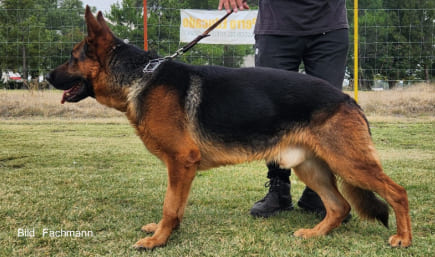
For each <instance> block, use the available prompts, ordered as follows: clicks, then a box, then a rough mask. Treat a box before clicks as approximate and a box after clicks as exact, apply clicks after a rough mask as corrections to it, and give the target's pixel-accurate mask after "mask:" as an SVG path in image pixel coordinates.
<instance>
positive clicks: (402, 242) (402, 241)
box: [388, 235, 411, 247]
mask: <svg viewBox="0 0 435 257" xmlns="http://www.w3.org/2000/svg"><path fill="white" fill-rule="evenodd" d="M388 243H389V244H390V245H391V246H392V247H408V246H410V245H411V238H410V237H409V236H399V235H393V236H391V237H390V239H388Z"/></svg>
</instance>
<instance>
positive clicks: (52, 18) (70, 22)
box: [0, 0, 84, 86]
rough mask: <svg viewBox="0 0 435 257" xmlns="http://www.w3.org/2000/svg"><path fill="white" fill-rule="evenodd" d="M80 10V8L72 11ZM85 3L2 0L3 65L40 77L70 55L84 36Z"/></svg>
mask: <svg viewBox="0 0 435 257" xmlns="http://www.w3.org/2000/svg"><path fill="white" fill-rule="evenodd" d="M72 10H77V11H72ZM83 12H84V8H83V3H82V2H81V1H79V0H64V1H63V2H62V4H61V5H60V6H58V5H57V1H56V0H3V1H1V2H0V38H1V39H3V40H1V43H0V68H1V70H6V69H12V70H14V71H18V72H20V73H21V75H22V78H23V79H24V84H25V85H26V86H28V81H27V78H28V77H29V76H31V77H37V76H38V75H40V74H41V73H42V72H43V71H46V70H49V69H52V68H54V67H56V66H57V65H59V64H61V63H63V62H64V61H65V59H67V58H69V53H70V51H71V48H72V46H73V45H74V43H76V42H78V41H80V40H81V39H82V38H83V32H82V31H83V24H84V21H83V17H82V16H80V15H83Z"/></svg>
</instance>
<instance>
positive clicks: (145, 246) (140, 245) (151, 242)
mask: <svg viewBox="0 0 435 257" xmlns="http://www.w3.org/2000/svg"><path fill="white" fill-rule="evenodd" d="M163 245H165V242H159V241H158V240H157V239H155V238H153V237H145V238H142V239H141V240H139V241H137V242H136V243H135V244H134V245H133V247H134V248H135V249H136V250H152V249H154V248H155V247H159V246H163Z"/></svg>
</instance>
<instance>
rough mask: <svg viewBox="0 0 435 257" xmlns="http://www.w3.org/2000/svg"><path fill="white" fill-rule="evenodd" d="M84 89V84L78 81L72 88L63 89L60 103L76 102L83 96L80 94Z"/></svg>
mask: <svg viewBox="0 0 435 257" xmlns="http://www.w3.org/2000/svg"><path fill="white" fill-rule="evenodd" d="M85 91H86V89H85V84H84V83H83V82H82V81H80V82H79V83H77V84H76V85H74V86H73V87H72V88H70V89H68V90H65V91H63V95H62V100H61V101H60V103H61V104H64V103H65V102H78V101H80V100H81V99H82V98H83V96H82V95H83V93H84V92H85Z"/></svg>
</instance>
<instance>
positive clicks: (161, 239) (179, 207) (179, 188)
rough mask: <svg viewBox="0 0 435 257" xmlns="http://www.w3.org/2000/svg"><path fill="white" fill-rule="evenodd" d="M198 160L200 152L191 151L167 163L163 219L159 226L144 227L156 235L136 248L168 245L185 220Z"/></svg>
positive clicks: (144, 239) (143, 240)
mask: <svg viewBox="0 0 435 257" xmlns="http://www.w3.org/2000/svg"><path fill="white" fill-rule="evenodd" d="M198 160H199V151H197V150H191V151H187V152H186V153H185V154H177V155H176V156H174V157H173V158H171V159H170V160H168V161H167V166H168V177H169V178H168V180H169V181H168V187H167V191H166V195H165V200H164V204H163V218H162V219H161V221H160V222H159V223H158V224H155V223H151V224H148V225H145V226H143V227H142V230H145V231H146V232H154V235H153V236H151V237H146V238H143V239H141V240H139V241H138V242H137V243H136V244H135V245H134V247H135V248H139V249H152V248H154V247H157V246H162V245H164V244H166V242H167V240H168V239H169V236H170V235H171V233H172V230H173V229H175V228H176V227H178V225H179V224H180V223H181V220H182V218H183V215H184V209H185V207H186V204H187V198H188V195H189V191H190V187H191V185H192V181H193V179H194V177H195V174H196V169H197V165H198V163H197V162H198Z"/></svg>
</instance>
